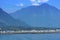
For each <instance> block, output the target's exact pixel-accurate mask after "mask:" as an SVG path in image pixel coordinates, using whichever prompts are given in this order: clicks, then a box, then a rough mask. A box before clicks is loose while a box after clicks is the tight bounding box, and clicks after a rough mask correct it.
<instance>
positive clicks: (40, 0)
mask: <svg viewBox="0 0 60 40" xmlns="http://www.w3.org/2000/svg"><path fill="white" fill-rule="evenodd" d="M37 1H38V2H48V0H37Z"/></svg>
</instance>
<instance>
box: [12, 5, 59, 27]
mask: <svg viewBox="0 0 60 40" xmlns="http://www.w3.org/2000/svg"><path fill="white" fill-rule="evenodd" d="M11 15H12V16H13V17H14V18H16V19H21V20H22V21H24V22H26V23H27V24H30V25H32V26H41V27H59V26H60V21H59V20H60V19H59V17H60V10H59V9H57V8H56V7H54V6H51V5H49V4H42V5H40V6H29V7H26V8H23V9H21V10H18V11H16V12H14V13H12V14H11Z"/></svg>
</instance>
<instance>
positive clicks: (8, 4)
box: [0, 0, 60, 13]
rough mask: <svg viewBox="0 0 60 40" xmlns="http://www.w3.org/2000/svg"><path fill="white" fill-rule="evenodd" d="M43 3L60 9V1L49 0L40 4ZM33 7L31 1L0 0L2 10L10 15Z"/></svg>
mask: <svg viewBox="0 0 60 40" xmlns="http://www.w3.org/2000/svg"><path fill="white" fill-rule="evenodd" d="M41 3H48V4H50V5H52V6H55V7H57V8H58V9H60V0H48V1H47V2H40V4H41ZM31 5H32V2H31V0H0V8H2V9H3V10H5V11H6V12H8V13H12V12H15V11H16V10H19V9H21V8H24V7H27V6H31Z"/></svg>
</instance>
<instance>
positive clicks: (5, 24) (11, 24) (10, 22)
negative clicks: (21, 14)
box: [0, 8, 28, 28]
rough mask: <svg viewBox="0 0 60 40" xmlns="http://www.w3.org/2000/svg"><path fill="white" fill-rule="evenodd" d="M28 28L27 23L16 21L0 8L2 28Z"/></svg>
mask: <svg viewBox="0 0 60 40" xmlns="http://www.w3.org/2000/svg"><path fill="white" fill-rule="evenodd" d="M26 26H28V25H27V24H26V23H25V22H22V21H20V20H16V19H14V18H13V17H11V16H10V15H9V14H8V13H6V12H5V11H4V10H3V9H1V8H0V28H15V27H16V28H18V27H26Z"/></svg>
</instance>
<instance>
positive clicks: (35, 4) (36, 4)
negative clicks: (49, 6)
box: [32, 3, 40, 6]
mask: <svg viewBox="0 0 60 40" xmlns="http://www.w3.org/2000/svg"><path fill="white" fill-rule="evenodd" d="M32 5H34V6H39V5H40V4H38V3H33V4H32Z"/></svg>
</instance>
